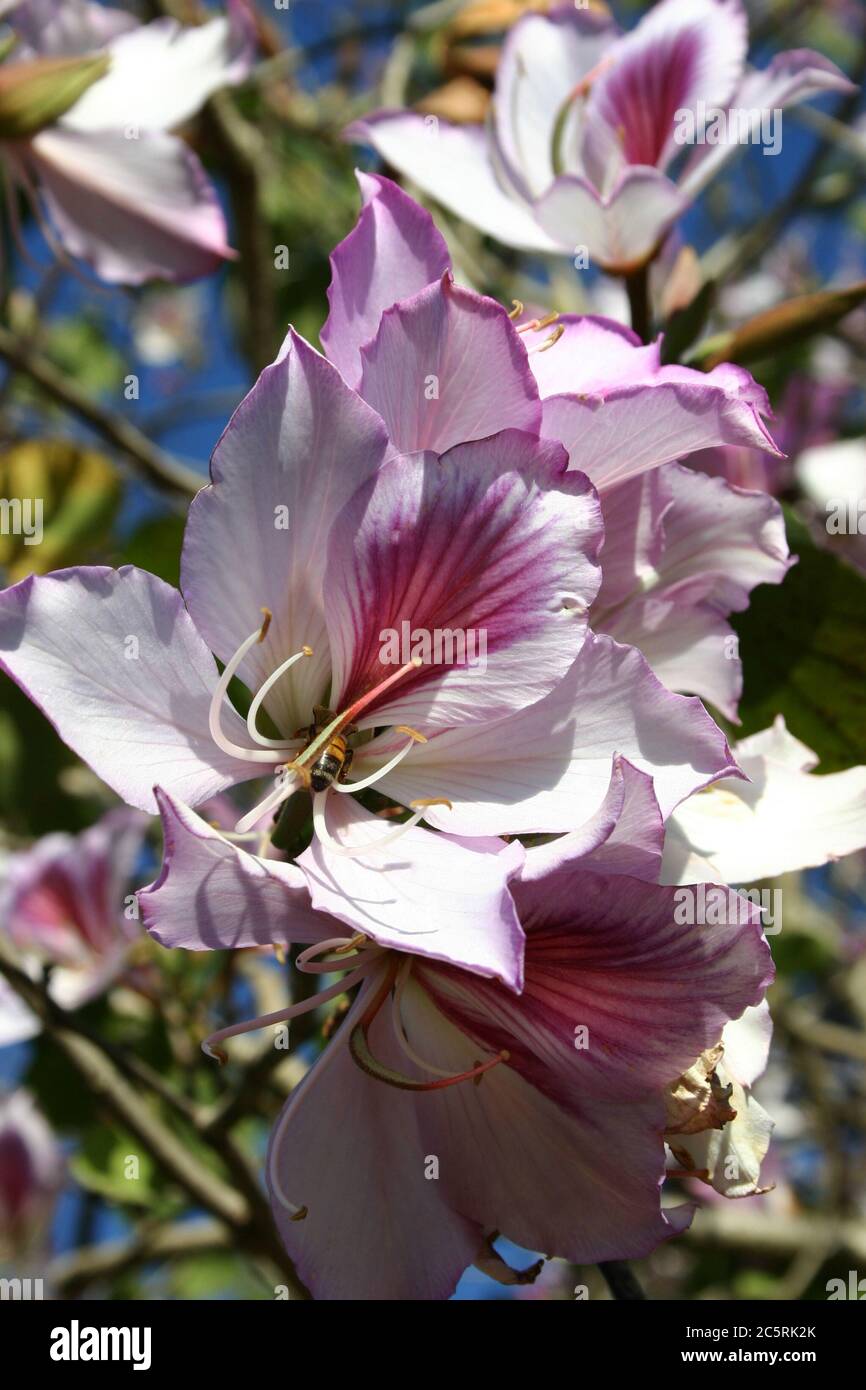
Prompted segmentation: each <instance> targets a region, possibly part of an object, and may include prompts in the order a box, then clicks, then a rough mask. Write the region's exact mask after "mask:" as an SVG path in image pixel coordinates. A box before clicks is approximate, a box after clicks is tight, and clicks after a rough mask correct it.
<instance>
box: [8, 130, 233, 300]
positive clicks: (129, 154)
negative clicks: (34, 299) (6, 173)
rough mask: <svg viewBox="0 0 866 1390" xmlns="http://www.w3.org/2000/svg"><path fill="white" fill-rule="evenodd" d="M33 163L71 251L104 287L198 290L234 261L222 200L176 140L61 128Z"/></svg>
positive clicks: (42, 138) (33, 149)
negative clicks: (149, 283) (147, 284)
mask: <svg viewBox="0 0 866 1390" xmlns="http://www.w3.org/2000/svg"><path fill="white" fill-rule="evenodd" d="M27 157H28V158H29V160H30V162H31V164H32V166H33V168H34V170H35V172H36V174H37V176H38V180H39V183H40V186H41V188H42V192H43V194H44V197H45V203H46V207H47V209H48V213H49V216H50V219H51V222H52V223H53V224H54V227H55V228H56V230H57V232H58V233H59V235H60V238H61V240H62V242H63V244H64V246H65V247H66V249H67V251H69V252H70V254H71V255H73V256H78V257H80V258H81V259H82V260H85V261H87V262H88V264H90V265H92V266H93V268H94V270H95V271H96V273H97V274H98V275H99V276H100V277H101V278H102V279H103V280H108V281H110V282H111V283H120V284H126V285H139V284H142V283H143V282H144V281H145V280H154V279H164V280H177V281H185V280H195V279H197V278H199V277H200V276H203V275H209V274H211V273H212V272H213V271H214V270H217V269H218V268H219V267H220V265H222V263H223V261H224V260H225V259H226V258H227V257H231V256H233V255H234V252H233V251H232V250H231V248H230V247H229V246H228V245H227V243H226V225H225V219H224V217H223V213H222V209H221V207H220V203H219V199H218V198H217V195H216V192H215V191H214V189H213V187H212V185H211V184H210V183H209V181H208V179H207V176H206V174H205V172H204V170H203V168H202V167H201V164H200V163H199V161H198V159H197V158H196V156H195V155H194V154H193V152H192V150H190V149H188V148H187V146H186V145H185V144H184V143H183V141H182V140H179V139H177V137H176V136H174V135H163V134H161V133H159V132H150V131H141V132H140V133H138V134H137V135H135V136H131V137H130V138H127V136H126V135H125V134H124V132H123V131H121V130H101V131H87V132H78V131H75V130H67V129H64V128H63V127H62V126H56V127H50V128H49V129H47V130H43V131H41V132H40V133H39V134H38V135H37V136H35V138H34V139H33V140H32V141H31V142H30V143H29V145H28V146H27Z"/></svg>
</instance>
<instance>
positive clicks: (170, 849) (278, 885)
mask: <svg viewBox="0 0 866 1390" xmlns="http://www.w3.org/2000/svg"><path fill="white" fill-rule="evenodd" d="M156 798H157V802H158V805H159V811H160V815H161V816H162V826H163V832H164V835H165V851H164V858H163V864H162V869H161V870H160V874H159V877H158V878H157V879H155V880H154V882H153V883H151V884H149V885H148V887H147V888H141V889H140V890H139V893H138V900H139V903H140V904H141V915H142V921H143V922H144V925H145V926H146V927H147V930H148V931H149V932H150V934H151V936H153V937H155V938H156V940H157V941H158V942H159V943H160V945H161V946H179V947H182V948H183V949H184V950H185V951H226V950H237V949H238V948H239V947H246V946H271V945H275V944H281V945H295V944H301V943H306V942H314V941H322V940H327V938H328V937H329V936H332V935H333V931H332V930H331V928H332V927H333V925H334V924H333V922H329V918H328V917H326V916H324V915H323V914H322V913H320V912H314V911H313V909H312V907H311V906H310V895H309V893H308V892H307V886H306V882H305V880H304V876H303V874H302V873H301V871H300V870H299V869H296V868H295V866H294V865H293V864H283V863H281V862H279V861H277V860H273V861H271V860H264V859H257V858H256V857H255V855H252V854H247V853H246V851H245V850H243V849H240V848H239V847H238V846H237V845H233V844H231V843H230V842H229V841H228V840H226V839H224V837H223V836H222V835H221V834H220V833H219V831H218V830H214V828H213V827H212V826H210V825H208V824H207V823H206V822H205V821H203V820H202V819H201V817H200V816H197V815H196V814H195V812H194V811H191V810H190V808H189V807H188V806H184V804H183V802H182V801H179V800H177V799H176V798H175V797H172V796H170V795H169V793H168V792H165V791H163V790H162V789H161V788H160V787H157V789H156Z"/></svg>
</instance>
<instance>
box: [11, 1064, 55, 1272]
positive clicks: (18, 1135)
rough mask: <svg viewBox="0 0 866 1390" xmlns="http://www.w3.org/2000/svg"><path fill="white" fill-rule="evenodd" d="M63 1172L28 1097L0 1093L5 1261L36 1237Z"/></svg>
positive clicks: (44, 1125) (50, 1135) (49, 1136)
mask: <svg viewBox="0 0 866 1390" xmlns="http://www.w3.org/2000/svg"><path fill="white" fill-rule="evenodd" d="M63 1169H64V1164H63V1155H62V1153H61V1150H60V1145H59V1144H58V1142H57V1140H56V1138H55V1136H54V1134H53V1132H52V1130H51V1128H50V1126H49V1125H48V1123H47V1121H46V1120H45V1119H44V1117H43V1116H42V1114H41V1113H40V1112H39V1110H37V1108H36V1104H35V1102H34V1100H33V1097H32V1096H31V1095H30V1094H29V1093H28V1092H27V1091H24V1090H16V1091H12V1092H10V1093H9V1094H8V1095H0V1253H2V1254H3V1255H4V1256H5V1257H6V1258H9V1257H10V1256H11V1255H20V1254H21V1253H23V1252H25V1251H27V1250H28V1249H29V1248H30V1247H31V1246H32V1245H33V1244H34V1242H35V1241H37V1240H38V1239H39V1237H40V1236H41V1234H42V1232H43V1230H44V1228H45V1223H46V1220H47V1218H48V1215H49V1213H50V1211H51V1207H52V1205H53V1203H54V1199H55V1198H56V1196H57V1193H58V1191H59V1189H60V1184H61V1182H62V1179H63Z"/></svg>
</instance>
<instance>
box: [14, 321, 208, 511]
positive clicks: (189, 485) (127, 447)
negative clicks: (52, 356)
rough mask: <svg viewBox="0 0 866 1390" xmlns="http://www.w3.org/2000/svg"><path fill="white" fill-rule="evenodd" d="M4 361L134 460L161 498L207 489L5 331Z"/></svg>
mask: <svg viewBox="0 0 866 1390" xmlns="http://www.w3.org/2000/svg"><path fill="white" fill-rule="evenodd" d="M0 358H2V359H3V360H4V361H5V362H6V363H8V365H9V367H10V368H11V369H12V371H13V372H19V373H21V374H22V375H24V376H26V377H29V379H30V380H31V381H32V382H33V383H34V384H35V385H36V386H38V387H39V388H40V390H42V391H44V392H45V394H46V395H47V396H50V397H51V398H52V400H54V401H56V402H57V404H58V405H61V406H63V408H64V410H67V411H69V413H70V414H71V415H76V416H77V417H78V418H79V419H80V420H83V421H84V423H85V424H86V425H89V426H90V428H91V429H92V430H93V431H94V432H95V433H96V434H98V435H100V436H101V437H102V438H103V439H104V440H106V442H107V443H109V444H111V445H113V447H114V448H115V449H118V450H119V451H120V453H121V454H123V456H124V457H125V458H126V459H127V460H128V462H129V464H130V465H131V466H132V468H133V469H134V470H135V472H136V473H137V474H138V475H139V476H140V477H142V478H144V479H146V481H147V482H149V483H152V484H153V485H154V486H155V487H157V488H159V490H160V491H161V492H164V493H170V494H172V495H176V494H177V493H180V494H181V495H182V496H184V497H191V496H193V495H194V494H195V493H196V492H198V490H199V488H200V487H202V486H203V485H204V483H205V479H204V478H201V477H199V475H198V474H197V473H195V472H194V471H193V469H191V468H186V467H185V466H184V465H183V464H182V463H178V462H177V460H176V459H173V458H171V457H170V455H169V454H166V453H165V452H164V451H163V450H162V449H160V448H158V447H157V445H155V444H151V442H150V440H149V439H148V438H147V436H146V435H144V434H142V432H141V430H139V429H137V428H136V426H135V425H133V424H132V422H131V421H130V420H126V419H124V417H123V416H122V415H118V414H117V412H116V411H113V410H110V409H108V408H107V407H106V406H103V405H100V404H99V403H98V402H97V401H94V400H93V399H92V398H91V397H90V396H89V395H88V394H87V392H86V391H82V389H81V387H80V386H78V385H77V383H76V382H74V381H71V380H70V379H69V378H68V377H67V376H64V374H63V372H61V371H59V370H58V368H57V367H55V366H54V363H53V362H50V361H49V360H48V358H46V357H43V356H42V355H41V354H40V353H38V352H36V351H35V350H34V349H33V348H32V347H30V346H29V345H28V344H27V343H25V342H23V341H22V340H21V339H20V338H17V337H16V336H15V334H14V333H11V332H10V331H9V329H8V328H5V327H3V326H2V325H0Z"/></svg>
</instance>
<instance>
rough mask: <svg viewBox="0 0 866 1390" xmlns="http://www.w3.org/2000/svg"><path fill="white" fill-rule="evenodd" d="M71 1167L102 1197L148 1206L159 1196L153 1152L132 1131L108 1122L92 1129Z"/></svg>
mask: <svg viewBox="0 0 866 1390" xmlns="http://www.w3.org/2000/svg"><path fill="white" fill-rule="evenodd" d="M69 1167H70V1171H71V1173H72V1176H73V1177H74V1178H75V1180H76V1182H77V1183H78V1184H79V1185H80V1186H81V1187H84V1188H86V1189H87V1191H88V1192H96V1193H98V1194H99V1195H100V1196H101V1197H108V1198H110V1199H111V1200H112V1201H115V1202H124V1203H127V1204H130V1205H132V1206H147V1207H149V1206H152V1205H153V1203H154V1202H155V1201H156V1200H157V1196H158V1193H157V1192H156V1190H155V1188H154V1176H155V1174H154V1163H153V1159H152V1158H151V1157H150V1154H148V1153H147V1151H146V1150H145V1149H144V1148H143V1146H142V1145H141V1144H140V1143H139V1142H138V1140H136V1139H133V1138H132V1136H131V1135H129V1134H123V1133H120V1132H118V1131H117V1130H114V1129H110V1128H108V1126H106V1125H104V1124H97V1125H94V1126H93V1127H92V1128H91V1129H88V1131H87V1132H86V1134H85V1136H84V1142H83V1144H82V1146H81V1148H80V1149H79V1150H78V1152H77V1153H76V1154H74V1155H73V1157H72V1158H71V1159H70V1162H69Z"/></svg>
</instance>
